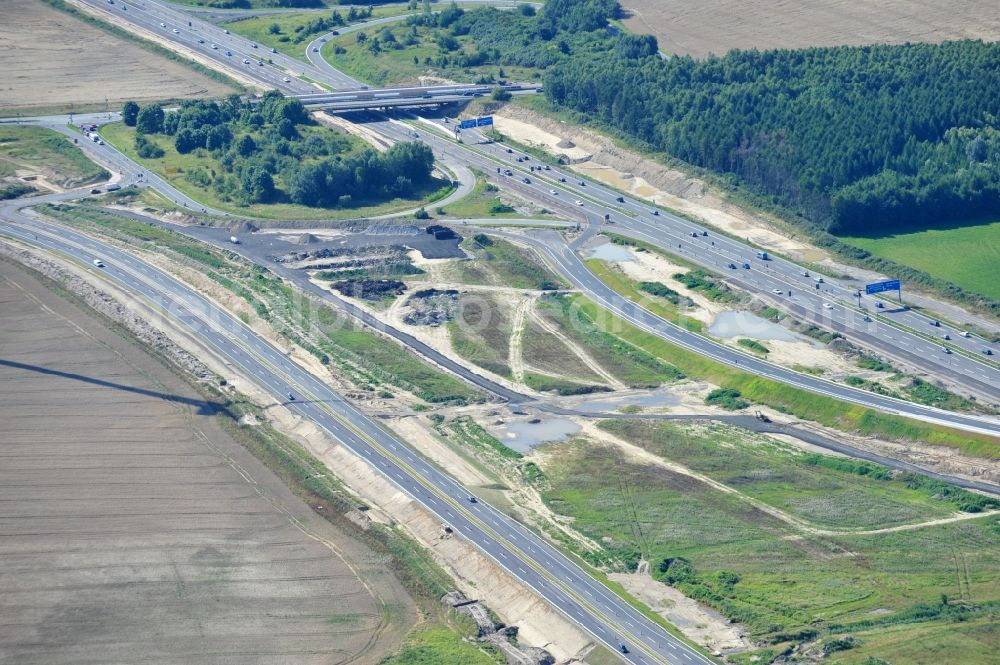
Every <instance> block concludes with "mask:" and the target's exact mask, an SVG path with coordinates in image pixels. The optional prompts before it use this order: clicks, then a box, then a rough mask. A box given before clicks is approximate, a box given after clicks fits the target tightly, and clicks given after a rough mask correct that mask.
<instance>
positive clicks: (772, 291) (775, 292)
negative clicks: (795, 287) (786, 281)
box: [771, 289, 784, 296]
mask: <svg viewBox="0 0 1000 665" xmlns="http://www.w3.org/2000/svg"><path fill="white" fill-rule="evenodd" d="M771 293H773V294H774V295H776V296H780V295H781V294H783V293H784V291H782V290H781V289H771Z"/></svg>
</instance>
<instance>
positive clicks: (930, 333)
mask: <svg viewBox="0 0 1000 665" xmlns="http://www.w3.org/2000/svg"><path fill="white" fill-rule="evenodd" d="M81 1H83V2H86V3H87V4H89V5H91V6H93V7H94V8H95V9H99V10H101V11H102V12H111V13H114V12H115V11H116V10H115V8H116V7H119V6H120V3H119V4H116V5H109V4H107V2H106V0H81ZM136 10H138V11H136ZM130 11H131V12H132V13H129V12H128V11H125V12H122V11H117V14H118V15H120V16H119V18H124V17H125V15H126V14H127V15H128V16H127V20H128V21H129V22H131V23H134V24H136V25H138V26H139V27H141V28H142V29H144V30H147V31H149V32H151V33H153V34H156V35H158V36H160V37H161V38H164V39H166V40H169V41H173V42H175V43H180V44H181V45H183V46H186V47H187V48H190V49H191V50H193V51H195V52H198V53H200V54H201V55H203V56H205V55H207V56H208V57H210V58H213V59H215V60H216V61H217V62H218V63H220V64H222V65H223V66H226V67H229V68H231V69H237V70H239V69H240V68H241V67H240V65H239V62H241V61H242V57H243V54H246V56H247V57H249V56H253V55H254V54H253V53H251V51H259V50H261V49H260V48H258V49H253V48H251V42H250V41H249V40H247V39H246V38H243V37H240V36H237V35H232V34H226V33H225V32H224V29H222V28H219V27H217V26H215V25H212V24H210V23H207V22H204V21H201V20H199V19H194V18H192V17H191V16H190V15H189V14H187V13H185V12H183V11H181V10H179V9H178V8H176V7H174V6H171V5H167V4H164V3H160V2H155V1H154V0H142V1H141V2H138V3H136V4H134V5H133V7H132V9H131V10H130ZM376 20H380V19H376ZM189 21H190V23H191V26H189V27H185V24H187V23H188V22H189ZM161 24H162V25H161ZM175 25H179V26H180V27H179V28H174V27H173V26H175ZM174 29H177V30H178V33H174V32H173V30H174ZM185 30H186V31H185ZM196 35H201V36H202V37H201V38H203V39H205V41H206V42H214V43H216V44H218V45H219V46H220V48H221V49H228V50H232V52H233V53H234V56H233V57H228V56H225V55H222V53H223V52H224V51H222V50H219V51H215V50H212V49H210V48H209V44H208V43H206V44H199V43H198V42H197V40H196V39H194V37H195V36H196ZM321 39H323V37H320V38H317V40H314V41H313V42H311V43H310V45H309V46H308V47H307V50H306V55H307V56H310V57H311V56H313V55H314V54H313V51H312V48H313V47H314V46H315V45H316V44H321V43H322V42H321V41H320V40H321ZM317 55H318V54H317ZM271 57H272V58H273V59H275V63H276V64H277V65H279V66H280V67H284V68H285V69H290V70H296V69H297V70H299V71H302V72H303V73H305V74H306V75H307V76H308V77H309V78H311V79H313V80H315V81H320V82H323V83H328V84H331V85H333V86H334V87H336V86H338V85H339V86H341V87H344V86H346V87H351V88H357V87H359V86H360V83H359V82H358V81H356V80H355V79H353V78H351V77H348V76H346V75H344V74H343V73H341V72H339V71H338V70H336V69H335V68H333V67H332V66H331V65H329V63H326V62H325V61H324V60H322V59H320V60H318V61H317V62H318V63H320V62H321V63H325V66H324V65H323V64H320V65H319V66H317V65H313V64H310V65H306V64H304V63H302V62H301V61H299V60H296V59H294V58H291V57H289V56H285V55H282V54H272V55H271ZM253 62H255V60H251V63H253ZM303 67H306V68H307V69H303ZM243 69H245V70H246V71H245V72H244V74H245V75H246V76H248V77H250V78H256V79H258V80H260V82H261V83H263V84H265V85H269V86H272V87H277V88H279V89H282V90H284V91H285V92H288V93H290V94H294V95H296V96H303V97H305V98H306V99H309V98H310V97H311V96H312V95H320V96H322V95H325V94H329V93H318V92H317V91H316V88H315V87H313V86H312V85H310V84H307V83H305V82H303V81H298V80H297V79H295V78H293V79H292V80H291V82H289V83H286V82H284V81H281V80H277V79H276V78H275V77H274V76H272V75H271V68H269V67H267V66H265V67H263V68H261V67H257V66H256V65H253V64H251V65H250V66H248V67H243ZM258 70H262V71H258ZM446 88H447V86H446ZM458 89H459V90H464V91H466V92H473V94H475V91H478V89H477V88H476V86H470V87H469V88H468V89H467V90H466V89H465V88H463V87H461V86H459V88H458ZM404 90H407V91H408V93H407V94H410V95H416V93H417V92H424V89H422V88H404ZM447 92H449V90H442V93H445V94H446V93H447ZM385 94H390V93H385ZM462 94H463V95H464V94H465V93H464V92H463V93H462ZM428 124H429V125H432V126H433V127H434V128H435V132H433V133H432V132H424V134H423V136H422V137H421V140H423V141H424V142H425V143H428V144H429V145H431V147H432V148H434V150H435V154H437V155H447V156H449V157H451V158H452V159H453V160H455V161H457V162H459V163H464V164H466V165H468V166H476V167H478V168H481V169H483V170H484V171H485V172H487V173H488V174H489V175H490V177H491V178H493V179H495V180H505V182H503V183H502V184H503V186H505V187H507V188H508V189H512V190H515V191H520V193H522V194H523V195H528V196H529V197H530V198H531V199H532V200H534V201H536V202H537V203H539V204H540V205H544V206H545V207H547V208H549V209H551V210H554V211H557V212H561V213H563V214H565V215H572V216H571V217H569V218H573V219H580V218H584V219H589V218H596V219H603V217H604V215H609V216H611V218H612V223H613V225H614V228H613V229H609V230H612V231H614V232H616V233H620V234H622V235H626V236H630V237H633V238H636V239H640V240H643V241H646V242H650V243H651V244H654V245H656V246H658V247H660V248H661V249H664V250H667V251H670V252H672V253H675V254H679V255H681V256H683V257H684V258H686V259H688V260H690V261H692V262H694V263H697V264H699V265H702V266H705V267H706V268H710V269H712V270H713V271H717V272H723V273H726V275H727V279H728V280H730V281H732V282H733V283H734V285H736V286H738V287H739V288H742V289H745V290H748V291H750V292H752V293H757V294H759V295H760V296H761V297H763V298H765V299H769V300H771V301H772V302H773V303H774V304H775V305H776V306H777V307H779V308H780V309H783V310H786V311H790V312H792V313H794V314H796V315H797V316H798V317H799V318H803V319H805V320H807V321H810V322H814V323H818V324H819V325H822V326H823V327H825V328H828V329H832V330H836V331H838V332H841V333H842V334H845V335H846V336H848V337H849V338H851V339H853V340H854V341H857V342H858V343H860V344H862V345H863V346H866V347H868V348H871V349H873V350H876V351H878V352H881V353H883V354H885V355H887V356H889V357H894V358H898V359H901V360H904V361H906V362H909V363H911V364H913V365H915V366H917V367H922V368H924V369H925V370H926V371H928V372H929V373H930V374H932V375H939V376H945V377H947V378H949V379H950V380H951V381H953V382H954V383H957V384H959V385H967V386H968V387H969V388H970V389H971V390H973V391H975V392H978V393H979V394H980V395H982V396H987V398H988V399H990V401H991V402H1000V364H998V363H997V362H996V361H995V360H993V359H991V357H989V356H985V355H984V354H983V353H982V350H983V349H986V348H990V349H991V350H992V345H990V344H989V343H988V342H986V341H985V340H983V339H981V338H977V337H975V336H972V337H969V338H964V337H962V336H961V335H960V334H959V332H960V331H958V330H955V329H948V328H947V327H946V326H941V327H936V326H932V325H931V319H929V318H928V317H926V316H924V315H922V314H920V313H918V312H914V311H912V310H909V309H906V308H892V307H887V308H884V309H880V308H877V307H876V306H875V303H876V302H883V303H889V302H890V301H888V300H886V299H881V298H879V299H872V298H868V297H865V298H863V299H862V300H861V303H862V305H864V309H862V308H859V307H857V306H856V305H855V304H854V303H855V302H857V301H856V299H855V298H854V295H853V294H854V293H855V292H856V291H857V286H858V285H856V284H848V283H845V282H842V281H841V280H838V279H834V278H826V277H824V280H825V283H824V284H817V283H816V282H815V279H816V276H815V275H808V274H804V273H807V272H808V271H805V270H803V269H802V268H801V267H800V266H797V265H795V264H794V263H791V262H789V261H786V260H784V259H781V258H779V257H772V259H771V260H769V261H760V260H758V259H756V258H755V253H756V250H755V248H754V247H752V246H749V245H747V244H746V243H742V242H740V241H739V240H736V239H733V238H729V237H727V236H723V235H721V234H718V233H714V232H713V233H711V234H710V235H709V236H699V237H697V238H694V237H692V235H691V234H693V233H694V234H697V233H700V232H702V231H703V230H704V229H703V228H702V227H700V226H698V225H696V224H693V223H692V222H689V221H687V220H685V219H682V218H680V217H677V216H675V215H673V214H671V213H669V212H668V211H659V210H658V212H659V214H657V215H653V214H652V211H653V210H654V209H655V208H652V207H651V206H650V205H649V204H648V203H646V202H643V201H640V200H637V199H635V198H633V197H630V196H622V195H621V194H620V193H619V192H617V191H614V190H611V189H609V188H606V187H604V186H601V185H600V184H598V183H594V182H588V181H586V180H582V179H581V178H580V177H579V176H577V175H575V174H573V173H571V172H566V171H561V170H558V169H556V170H552V171H544V172H539V171H535V172H534V173H532V172H531V171H529V165H534V164H535V162H534V161H532V160H531V159H530V158H529V160H528V161H526V162H517V161H516V159H518V158H522V159H523V158H524V157H529V156H527V155H523V154H521V153H519V152H517V151H511V152H508V151H507V149H506V148H505V147H504V146H502V145H500V144H496V143H492V142H489V141H487V140H486V139H485V138H484V137H482V136H481V135H479V134H478V133H476V132H470V131H467V132H466V142H468V140H469V138H472V139H473V140H474V141H476V142H478V144H477V145H475V147H474V149H473V146H471V145H467V144H458V143H456V142H454V141H453V140H450V139H449V138H445V136H446V135H450V133H451V132H452V127H451V126H449V125H445V124H441V123H439V122H429V123H428ZM371 125H372V127H373V128H374V129H375V130H376V131H379V132H380V133H384V134H386V135H390V136H393V137H394V138H397V139H410V138H412V136H410V135H408V131H410V130H407V129H405V128H402V127H399V126H398V123H393V122H389V121H381V122H379V121H376V122H373V123H371ZM393 125H397V126H395V127H394V126H393ZM437 132H440V135H439V134H438V133H437ZM498 166H502V168H503V169H510V170H511V171H512V172H513V173H514V174H515V175H514V177H512V178H506V179H505V178H503V177H502V176H496V175H494V173H495V169H496V168H497V167H498ZM523 177H529V179H530V180H531V183H530V184H527V185H525V186H522V185H524V183H517V182H513V181H516V180H519V179H520V178H523ZM559 178H564V179H565V182H560V181H559ZM581 182H583V183H586V184H585V185H583V186H581V185H579V184H578V183H581ZM619 197H621V199H622V201H621V202H619V201H618V200H617V199H618V198H619ZM574 200H579V201H580V202H581V203H583V206H574V204H573V201H574ZM194 209H197V208H194ZM744 263H747V264H748V265H750V266H751V267H750V269H744V268H742V265H743V264H744ZM730 264H732V265H735V266H737V268H736V269H735V270H734V269H730V268H729V267H728V266H729V265H730ZM817 286H819V287H820V288H819V289H817V288H816V287H817ZM779 294H780V295H779ZM866 314H867V315H868V317H869V318H870V321H866V320H865V315H866ZM945 334H947V335H948V336H949V337H950V339H948V340H944V339H942V336H943V335H945ZM945 349H947V351H946V350H945ZM998 352H1000V349H998ZM747 357H749V356H747ZM994 357H1000V355H998V356H994ZM824 383H828V382H824ZM854 392H856V393H861V392H863V391H860V390H856V391H854Z"/></svg>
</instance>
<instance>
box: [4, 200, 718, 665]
mask: <svg viewBox="0 0 1000 665" xmlns="http://www.w3.org/2000/svg"><path fill="white" fill-rule="evenodd" d="M72 194H73V193H72V192H71V193H69V194H67V195H65V196H67V197H68V196H70V195H72ZM53 198H54V197H53ZM24 203H25V202H23V201H19V202H16V204H7V205H4V206H3V207H0V213H2V217H3V219H2V220H0V234H2V235H5V236H8V237H10V238H13V239H16V240H18V241H20V242H22V243H25V244H27V245H31V246H34V247H38V248H41V249H44V250H47V251H50V252H55V253H57V254H61V255H62V256H64V257H67V258H69V259H71V260H75V261H77V262H79V263H81V264H83V265H84V266H87V267H88V268H89V269H90V270H94V271H99V272H100V273H101V274H102V275H103V277H104V278H106V279H109V280H111V281H113V282H114V283H116V284H117V285H118V286H119V287H121V288H123V289H125V290H127V291H128V292H130V293H132V294H134V295H136V296H139V297H141V298H143V299H144V300H146V301H147V302H148V303H149V304H150V305H151V306H152V307H153V308H154V310H156V311H158V312H160V313H161V314H162V315H163V316H166V317H169V318H170V319H171V320H173V321H175V322H177V323H179V324H181V325H183V326H184V327H186V328H188V329H189V330H190V331H192V332H193V333H194V334H195V335H196V337H197V338H198V339H199V340H200V341H201V342H202V343H204V344H205V345H207V346H209V347H211V348H212V349H213V350H214V352H215V353H217V354H219V355H220V356H222V357H223V358H225V359H226V360H227V361H228V362H230V363H232V365H233V366H234V367H236V368H239V370H240V371H242V372H243V373H244V374H245V375H247V376H248V377H249V378H250V379H251V380H253V381H254V382H255V383H256V384H257V385H259V386H260V387H261V388H263V389H264V390H266V391H267V392H268V393H270V394H271V395H272V396H273V397H274V398H276V399H277V400H279V401H281V402H284V403H285V404H286V406H287V407H288V408H289V409H291V410H292V411H293V412H295V413H297V414H298V415H300V416H302V417H304V418H307V419H309V420H311V421H313V422H315V423H316V424H317V425H318V426H319V427H320V428H322V429H323V430H324V431H325V432H327V433H328V434H329V435H330V436H331V437H333V438H334V439H335V440H337V441H339V442H341V443H342V444H343V445H344V446H345V447H346V448H348V449H349V450H351V451H352V452H353V453H354V454H356V455H357V456H359V457H360V458H361V459H363V460H365V461H367V462H368V463H370V464H371V465H372V466H373V467H374V468H376V469H377V470H378V471H379V472H381V473H382V475H384V476H385V477H386V478H388V479H389V480H390V481H391V482H393V483H394V484H395V485H396V486H398V487H399V488H400V489H401V490H402V491H404V492H405V493H406V494H408V495H409V496H411V497H412V498H413V499H414V500H416V501H417V502H419V503H420V504H421V505H423V506H424V507H425V508H426V509H428V510H429V511H431V512H432V513H434V514H435V515H437V516H438V517H439V518H440V519H441V521H442V522H444V523H447V524H448V525H450V527H451V528H452V529H453V530H454V531H455V532H456V533H457V535H458V536H459V537H462V538H465V539H467V540H469V541H470V542H472V543H473V544H475V545H476V546H477V547H479V548H480V550H481V551H483V552H484V553H485V554H486V555H487V556H489V557H490V558H492V559H493V560H494V561H495V562H496V563H497V564H498V565H500V566H502V567H503V568H504V569H505V570H507V571H508V572H509V573H510V574H511V575H513V576H514V577H515V578H517V579H519V580H521V581H522V582H523V583H524V584H525V585H526V586H527V587H529V588H531V589H532V590H534V591H535V592H536V593H537V594H538V595H539V596H540V597H542V598H544V599H545V600H546V601H548V602H549V603H550V604H551V605H552V606H553V607H555V608H556V609H557V610H558V611H559V612H561V613H562V614H564V615H565V616H566V617H567V618H568V619H569V620H571V621H572V622H573V623H575V624H577V625H579V626H581V627H582V628H583V629H585V630H586V631H587V632H589V633H590V634H591V635H592V636H593V637H594V638H596V639H597V640H598V641H600V642H601V643H603V644H604V645H606V646H607V647H608V648H610V649H611V650H612V651H616V652H618V655H619V656H620V657H621V658H622V659H623V660H625V661H626V662H629V663H637V664H638V663H643V664H653V663H670V664H678V665H695V664H706V663H710V662H712V661H711V660H709V659H708V658H707V657H705V656H703V655H701V654H700V653H699V652H698V651H696V650H695V649H693V648H691V647H689V646H688V645H686V644H685V643H684V642H683V641H681V640H679V639H678V638H676V637H674V636H673V635H671V634H670V633H668V632H667V631H666V630H664V629H663V628H662V627H661V626H659V625H658V624H656V623H654V622H653V621H651V620H650V619H648V618H647V617H646V616H645V615H643V614H642V613H641V612H639V611H638V610H636V609H635V608H633V607H632V606H631V605H629V604H628V603H626V602H625V601H624V600H622V599H621V598H620V597H619V596H617V595H616V594H614V593H613V592H612V591H610V590H609V589H608V588H607V587H606V586H604V585H603V584H601V583H599V582H598V581H596V580H595V579H594V578H593V577H591V576H590V575H589V574H588V573H587V572H585V571H584V570H583V569H582V568H580V567H579V566H578V565H576V564H575V563H574V562H573V561H571V560H570V559H569V558H568V557H567V556H566V555H564V554H562V553H561V552H559V551H558V550H557V549H556V548H555V547H553V546H552V545H550V544H548V543H547V542H546V541H545V540H544V539H543V538H541V537H539V536H537V535H536V534H534V533H532V532H531V531H529V530H528V529H527V528H525V527H524V526H522V525H520V524H519V523H517V522H516V521H515V520H513V519H511V518H509V517H508V516H506V515H504V514H503V513H501V512H499V511H497V510H495V509H494V508H493V507H492V506H490V505H489V504H487V503H485V502H482V501H475V502H473V501H471V497H470V494H469V492H468V491H467V490H466V489H465V488H464V487H463V486H462V485H460V484H459V483H458V482H457V481H455V480H454V479H453V478H451V477H450V476H448V475H447V474H445V473H444V472H442V471H441V470H440V469H438V468H437V467H435V466H433V465H431V464H430V463H428V461H427V460H425V459H424V458H423V457H421V456H420V454H419V453H418V452H416V451H415V450H413V449H412V448H410V447H409V446H408V445H407V444H405V443H403V442H402V441H400V440H399V439H397V438H396V437H395V436H393V435H392V434H390V433H388V432H387V431H386V430H384V429H382V428H381V427H380V426H379V425H378V424H376V423H375V422H374V421H372V420H371V419H369V418H368V417H367V416H366V415H364V414H362V413H361V412H359V411H358V410H357V409H355V408H354V406H352V405H351V404H350V403H349V402H347V401H346V400H345V399H344V398H343V397H342V396H341V395H339V394H338V393H337V392H335V391H334V390H333V389H332V388H330V387H329V386H328V385H327V384H325V383H324V382H323V381H321V380H320V379H319V378H317V377H315V376H314V375H312V374H311V373H310V372H309V371H307V370H305V369H303V368H302V367H300V366H298V365H296V364H295V363H294V362H292V361H291V360H289V358H288V357H287V356H286V355H285V354H284V353H283V352H282V351H281V350H280V349H278V348H276V347H275V346H273V345H272V344H271V343H269V342H268V341H266V340H264V339H262V338H261V337H260V336H259V335H257V334H256V333H255V332H253V331H252V330H251V329H250V328H249V327H247V326H246V325H245V324H243V323H242V322H241V321H239V320H237V319H236V318H234V317H232V316H231V315H229V314H228V313H227V312H226V311H225V310H223V309H221V308H220V307H218V306H216V305H214V304H213V303H212V302H211V301H210V300H209V299H208V298H206V297H204V296H202V295H200V294H198V293H197V292H195V291H194V290H192V289H191V288H189V287H188V286H186V285H185V284H183V283H181V282H179V281H178V280H176V279H174V278H172V277H170V276H169V275H167V274H166V273H163V272H161V271H160V270H158V269H157V268H155V267H153V266H151V265H150V264H147V263H145V262H143V261H142V260H140V259H138V258H136V257H133V256H131V255H130V254H127V253H125V252H122V251H120V250H118V249H116V248H114V247H113V246H111V245H109V244H106V243H103V242H101V241H99V240H97V239H95V238H92V237H90V236H87V235H84V234H81V233H78V232H76V231H73V230H71V229H68V228H66V227H63V226H58V225H53V224H48V223H45V222H42V221H39V220H36V219H32V218H30V217H27V216H25V215H24V214H23V213H21V212H20V211H19V210H18V208H19V207H20V206H23V205H24ZM95 260H101V261H103V262H104V267H100V268H99V267H96V266H95V265H94V263H93V262H94V261H95ZM289 394H291V395H292V396H294V399H289V397H288V396H289ZM623 645H624V647H625V650H624V651H623V650H622V646H623Z"/></svg>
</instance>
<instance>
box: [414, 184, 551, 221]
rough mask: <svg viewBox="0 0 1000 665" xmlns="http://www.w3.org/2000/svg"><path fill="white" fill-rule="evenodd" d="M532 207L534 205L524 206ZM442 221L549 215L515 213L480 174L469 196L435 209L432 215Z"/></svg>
mask: <svg viewBox="0 0 1000 665" xmlns="http://www.w3.org/2000/svg"><path fill="white" fill-rule="evenodd" d="M525 205H530V206H532V207H534V204H527V203H526V204H525ZM434 214H435V215H436V216H437V217H439V218H440V219H441V220H442V221H447V220H448V218H451V219H486V218H491V217H492V218H503V219H529V218H537V217H550V216H551V214H550V213H548V212H545V211H543V210H541V209H540V210H538V212H532V213H531V214H529V215H525V214H521V213H519V212H516V211H515V209H514V208H513V207H512V206H511V205H508V204H507V203H505V202H504V201H503V200H502V197H501V195H500V189H499V188H498V187H497V186H496V185H493V184H491V183H488V182H486V179H485V178H483V176H482V174H479V173H477V174H476V185H475V187H473V189H472V191H471V192H469V195H468V196H466V197H465V198H463V199H462V200H461V201H457V202H455V203H452V204H451V205H449V206H448V207H447V208H437V209H436V210H435V213H434Z"/></svg>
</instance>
